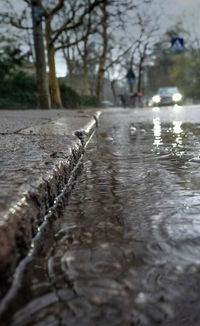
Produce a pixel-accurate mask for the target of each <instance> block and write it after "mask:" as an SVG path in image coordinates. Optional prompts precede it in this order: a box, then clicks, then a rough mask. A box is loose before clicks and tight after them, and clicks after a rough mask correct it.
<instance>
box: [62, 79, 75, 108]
mask: <svg viewBox="0 0 200 326" xmlns="http://www.w3.org/2000/svg"><path fill="white" fill-rule="evenodd" d="M60 93H61V98H62V103H63V106H64V108H66V109H78V108H79V107H80V96H79V95H78V93H77V92H76V91H75V90H73V89H72V88H71V87H69V86H67V85H66V84H64V83H60Z"/></svg>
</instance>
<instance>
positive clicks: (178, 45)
mask: <svg viewBox="0 0 200 326" xmlns="http://www.w3.org/2000/svg"><path fill="white" fill-rule="evenodd" d="M171 50H172V51H174V52H177V53H179V52H183V51H184V50H185V44H184V39H183V38H182V37H173V38H172V40H171Z"/></svg>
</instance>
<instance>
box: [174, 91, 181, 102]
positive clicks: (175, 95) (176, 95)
mask: <svg viewBox="0 0 200 326" xmlns="http://www.w3.org/2000/svg"><path fill="white" fill-rule="evenodd" d="M172 99H173V101H174V102H179V101H180V100H181V99H182V95H181V94H179V93H176V94H174V95H173V96H172Z"/></svg>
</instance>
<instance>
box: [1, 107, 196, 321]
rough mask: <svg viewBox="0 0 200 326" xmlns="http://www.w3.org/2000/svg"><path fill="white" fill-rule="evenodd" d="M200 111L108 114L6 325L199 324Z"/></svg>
mask: <svg viewBox="0 0 200 326" xmlns="http://www.w3.org/2000/svg"><path fill="white" fill-rule="evenodd" d="M199 155H200V107H198V106H196V107H169V108H168V107H163V108H148V109H134V110H129V109H124V110H120V109H112V110H107V111H104V113H103V114H102V116H101V118H100V123H99V128H98V130H97V133H96V135H95V136H94V137H93V138H92V140H91V142H90V144H89V145H88V148H87V150H86V153H85V155H84V159H83V161H80V162H79V167H78V168H79V174H78V177H76V178H74V179H72V180H71V184H70V185H69V191H67V192H66V194H65V198H62V201H61V202H60V205H59V213H58V211H54V210H52V216H51V217H49V219H47V220H46V221H45V225H44V227H41V229H40V230H39V233H40V234H39V236H38V239H36V241H35V242H33V243H32V250H31V251H30V253H29V255H28V257H26V258H25V259H24V261H22V263H21V264H20V266H19V268H18V270H17V273H16V275H15V282H14V283H13V286H12V287H11V289H10V291H9V292H8V294H7V296H5V297H4V299H3V300H2V302H1V304H0V312H1V319H0V320H1V324H2V325H6V326H7V325H13V326H14V325H20V326H23V325H24V326H25V325H26V326H28V325H37V326H43V325H52V326H53V325H55V326H57V325H67V326H71V325H74V326H96V325H97V326H100V325H101V326H102V325H104V326H107V325H109V326H111V325H113V326H118V325H120V326H121V325H132V326H134V325H141V326H154V325H162V326H168V325H170V326H179V325H181V326H182V325H183V326H184V325H185V326H186V325H187V326H198V325H200V314H199V310H200V157H199Z"/></svg>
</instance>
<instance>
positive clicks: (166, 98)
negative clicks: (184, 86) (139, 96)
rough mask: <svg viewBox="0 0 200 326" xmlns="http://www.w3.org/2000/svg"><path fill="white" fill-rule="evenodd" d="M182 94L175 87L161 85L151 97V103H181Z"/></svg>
mask: <svg viewBox="0 0 200 326" xmlns="http://www.w3.org/2000/svg"><path fill="white" fill-rule="evenodd" d="M182 100H183V95H182V94H181V93H180V91H179V89H178V88H177V87H161V88H159V89H158V91H157V93H156V94H155V95H154V96H153V97H152V104H153V105H154V106H155V105H156V106H161V105H172V104H181V103H182Z"/></svg>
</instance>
